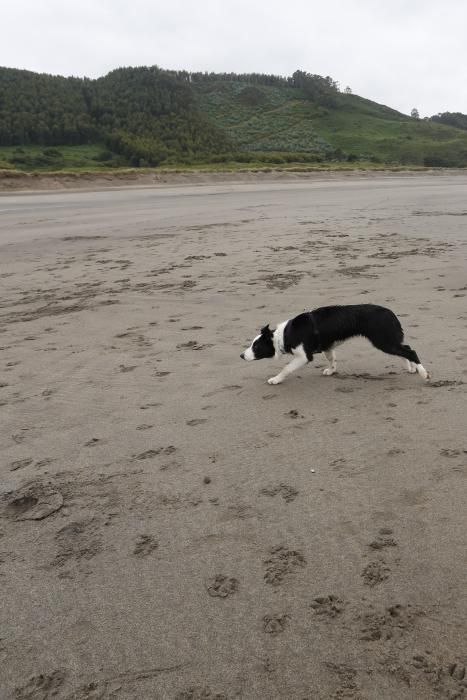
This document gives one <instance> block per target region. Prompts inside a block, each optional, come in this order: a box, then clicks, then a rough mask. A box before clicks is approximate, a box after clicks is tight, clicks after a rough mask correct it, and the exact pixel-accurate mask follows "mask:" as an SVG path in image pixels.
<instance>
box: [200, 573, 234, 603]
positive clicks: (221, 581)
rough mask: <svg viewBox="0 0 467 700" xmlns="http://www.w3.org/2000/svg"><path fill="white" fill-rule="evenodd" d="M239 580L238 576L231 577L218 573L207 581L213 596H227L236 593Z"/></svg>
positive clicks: (208, 589)
mask: <svg viewBox="0 0 467 700" xmlns="http://www.w3.org/2000/svg"><path fill="white" fill-rule="evenodd" d="M238 588H239V582H238V580H237V579H236V578H229V577H228V576H224V575H223V574H217V575H216V576H214V577H213V578H212V579H210V580H209V581H208V582H207V585H206V590H207V592H208V593H209V595H210V596H211V597H213V598H227V597H228V596H230V595H232V594H233V593H236V592H237V591H238Z"/></svg>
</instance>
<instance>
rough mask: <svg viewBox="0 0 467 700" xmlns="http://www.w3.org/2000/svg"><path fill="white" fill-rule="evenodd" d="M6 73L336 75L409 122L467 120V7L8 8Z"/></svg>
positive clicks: (347, 3) (135, 1)
mask: <svg viewBox="0 0 467 700" xmlns="http://www.w3.org/2000/svg"><path fill="white" fill-rule="evenodd" d="M0 18H1V25H2V30H1V40H0V65H2V66H10V67H13V68H27V69H29V70H33V71H39V72H46V73H54V74H60V75H76V76H84V75H86V76H88V77H98V76H100V75H104V74H105V73H107V72H108V71H109V70H112V69H113V68H117V67H119V66H135V65H158V66H161V67H162V68H184V69H187V70H194V71H195V70H196V71H200V70H201V71H204V70H207V71H216V72H218V71H219V72H220V71H233V72H236V73H242V72H253V71H254V72H261V73H274V74H278V75H290V74H292V73H293V72H294V70H296V69H297V68H299V69H301V70H306V71H308V72H310V73H319V74H320V75H330V76H332V77H333V78H334V79H335V80H337V81H338V82H339V83H340V85H341V87H342V88H344V87H345V86H347V85H349V86H350V87H351V88H352V90H353V92H354V93H357V94H359V95H362V96H363V97H367V98H369V99H372V100H375V101H376V102H381V103H383V104H387V105H389V106H391V107H395V108H396V109H399V110H400V111H402V112H405V113H409V112H410V110H411V109H412V108H413V107H417V108H418V110H419V112H420V115H421V116H429V115H432V114H436V113H437V112H444V111H450V112H457V111H459V112H464V113H467V76H466V71H467V0H444V2H441V1H440V0H319V1H318V0H129V1H128V0H12V1H10V0H0Z"/></svg>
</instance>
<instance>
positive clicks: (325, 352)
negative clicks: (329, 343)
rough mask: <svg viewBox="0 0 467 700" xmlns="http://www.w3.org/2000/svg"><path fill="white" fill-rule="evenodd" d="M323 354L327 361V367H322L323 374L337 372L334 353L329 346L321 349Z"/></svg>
mask: <svg viewBox="0 0 467 700" xmlns="http://www.w3.org/2000/svg"><path fill="white" fill-rule="evenodd" d="M323 355H324V357H325V358H326V360H327V361H328V362H329V367H326V369H323V374H324V376H325V377H330V376H331V375H332V374H335V372H337V363H336V353H335V352H334V350H333V349H332V348H331V349H329V350H323Z"/></svg>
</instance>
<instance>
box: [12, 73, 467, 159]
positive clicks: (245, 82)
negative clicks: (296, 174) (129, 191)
mask: <svg viewBox="0 0 467 700" xmlns="http://www.w3.org/2000/svg"><path fill="white" fill-rule="evenodd" d="M428 122H429V123H428ZM430 125H431V126H430ZM466 131H467V116H466V115H462V114H460V113H440V114H438V115H436V116H434V117H432V118H431V120H418V119H413V118H411V117H408V116H406V115H402V114H400V113H399V112H397V111H396V110H392V109H390V108H389V107H385V106H384V105H378V104H377V103H374V102H371V101H369V100H365V99H364V98H361V97H358V96H356V95H352V94H351V90H350V88H346V90H345V91H343V92H341V91H340V89H339V85H338V83H337V82H336V81H335V80H333V79H332V78H331V77H330V76H326V77H323V76H320V75H316V74H311V73H307V72H305V71H301V70H297V71H295V73H294V74H293V75H292V76H289V77H281V76H275V75H264V74H259V73H250V74H241V75H238V74H235V73H221V74H219V73H197V72H189V71H168V70H163V69H161V68H158V67H157V66H152V67H135V68H119V69H116V70H114V71H111V72H110V73H108V74H107V75H106V76H104V77H101V78H98V79H95V80H91V79H89V78H76V77H69V78H65V77H61V76H52V75H47V74H39V73H33V72H31V71H26V70H17V69H12V68H0V147H3V149H4V151H5V149H8V153H7V156H6V157H5V156H4V155H3V156H2V154H1V153H0V160H3V161H4V162H6V161H8V163H9V164H10V165H12V166H14V167H19V168H28V167H30V168H35V167H37V168H40V167H49V168H50V167H52V168H53V167H54V166H56V167H58V166H59V164H60V162H61V160H60V158H61V155H60V152H59V151H58V150H57V148H58V147H65V146H67V147H73V146H84V145H87V144H93V145H95V146H97V145H98V147H99V149H98V152H97V153H96V155H95V156H93V158H94V159H95V160H96V161H98V162H99V163H101V164H102V163H105V164H106V165H107V166H114V167H119V166H124V165H131V166H136V167H146V166H151V167H153V166H158V165H160V164H163V163H165V164H170V163H197V162H227V161H230V160H235V161H240V162H250V161H252V160H255V161H262V162H274V163H282V162H314V161H328V160H338V161H342V160H348V161H357V160H366V161H373V162H392V163H414V164H415V163H416V164H421V165H457V166H459V165H461V166H462V165H467V133H466ZM33 146H34V147H39V146H40V147H42V151H40V152H38V151H37V150H35V151H34V153H32V152H31V149H30V148H29V147H33ZM28 149H29V150H28ZM5 158H6V160H5Z"/></svg>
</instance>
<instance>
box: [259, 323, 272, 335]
mask: <svg viewBox="0 0 467 700" xmlns="http://www.w3.org/2000/svg"><path fill="white" fill-rule="evenodd" d="M261 335H272V330H271V329H270V328H269V323H267V324H266V325H265V326H263V328H261Z"/></svg>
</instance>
